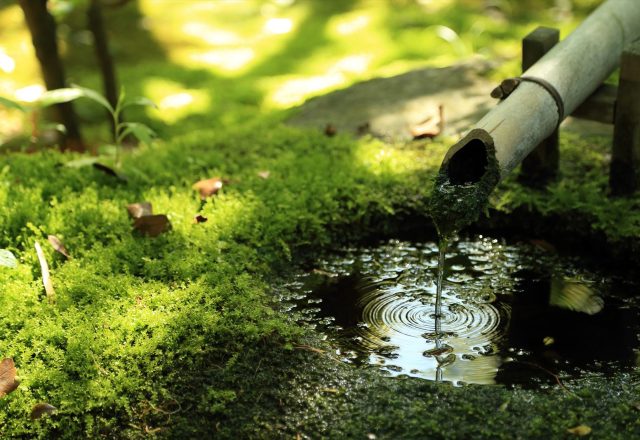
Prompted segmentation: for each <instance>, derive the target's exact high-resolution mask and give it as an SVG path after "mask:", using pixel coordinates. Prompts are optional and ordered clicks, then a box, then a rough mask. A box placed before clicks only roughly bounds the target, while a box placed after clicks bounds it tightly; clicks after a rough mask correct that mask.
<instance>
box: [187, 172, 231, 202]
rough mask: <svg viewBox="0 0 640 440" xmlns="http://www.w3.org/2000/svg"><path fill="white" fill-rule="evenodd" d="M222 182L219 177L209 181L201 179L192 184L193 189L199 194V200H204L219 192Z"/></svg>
mask: <svg viewBox="0 0 640 440" xmlns="http://www.w3.org/2000/svg"><path fill="white" fill-rule="evenodd" d="M223 184H224V182H223V180H222V179H221V178H220V177H212V178H211V179H203V180H200V181H198V182H196V183H194V184H193V189H195V190H197V191H198V192H199V193H200V198H201V199H202V200H205V199H206V198H207V197H210V196H214V195H216V194H217V193H218V191H220V189H221V188H222V185H223Z"/></svg>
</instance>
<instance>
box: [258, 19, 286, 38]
mask: <svg viewBox="0 0 640 440" xmlns="http://www.w3.org/2000/svg"><path fill="white" fill-rule="evenodd" d="M292 30H293V20H291V19H289V18H270V19H269V20H267V22H266V23H265V24H264V27H263V31H264V33H266V34H273V35H282V34H288V33H289V32H291V31H292Z"/></svg>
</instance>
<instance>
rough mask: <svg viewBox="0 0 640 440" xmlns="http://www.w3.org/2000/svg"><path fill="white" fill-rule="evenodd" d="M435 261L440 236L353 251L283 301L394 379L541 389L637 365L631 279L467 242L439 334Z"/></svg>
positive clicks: (534, 253)
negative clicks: (626, 280)
mask: <svg viewBox="0 0 640 440" xmlns="http://www.w3.org/2000/svg"><path fill="white" fill-rule="evenodd" d="M437 257H438V250H437V246H436V245H435V243H425V244H412V243H407V242H399V241H391V242H389V243H387V244H384V245H381V246H379V247H375V248H366V249H347V250H344V251H342V252H339V253H336V255H335V256H334V257H332V258H330V259H327V260H324V261H320V262H319V265H318V268H317V269H316V270H314V271H312V272H311V273H305V274H302V275H300V276H298V277H296V279H295V280H294V281H292V282H291V283H289V284H288V285H287V286H286V289H285V290H286V291H287V292H288V293H287V294H285V297H288V298H290V299H293V302H294V308H295V309H296V310H298V311H299V312H301V314H302V316H303V318H302V319H304V320H308V321H310V322H312V323H313V324H315V325H317V326H318V327H319V329H320V330H321V331H323V332H325V333H326V334H327V335H328V336H329V337H330V338H331V339H332V340H333V341H334V342H335V344H336V346H337V347H338V348H339V354H340V356H341V357H342V358H343V359H344V360H345V361H346V362H351V363H355V364H359V365H378V366H380V367H381V368H382V369H383V370H384V371H386V372H387V373H388V374H391V375H399V374H406V375H410V376H417V377H422V378H426V379H431V380H446V381H451V382H454V383H478V384H492V383H496V382H498V383H506V384H514V383H518V384H523V385H528V384H533V385H537V384H543V383H552V382H554V381H555V376H556V375H565V376H566V375H577V374H580V372H582V371H584V370H596V371H603V372H607V371H610V370H612V369H618V368H623V367H625V366H631V365H634V363H635V358H636V349H637V347H638V331H639V326H638V308H637V305H638V304H637V301H636V300H630V299H625V296H626V295H625V293H630V291H631V290H632V289H633V287H634V286H633V284H630V283H625V284H622V285H616V282H615V280H612V279H608V278H606V277H602V276H601V275H597V274H591V273H586V272H584V271H582V270H580V269H579V268H577V267H576V265H575V264H574V263H573V262H567V261H562V260H561V259H560V258H559V257H557V256H555V255H552V254H549V253H548V252H542V251H540V250H539V249H536V248H535V247H534V246H530V245H518V246H512V245H505V244H504V243H500V242H498V241H497V240H494V239H487V238H478V239H477V240H473V241H460V242H458V243H456V244H454V245H453V246H452V247H451V249H450V251H449V252H448V254H447V264H446V271H445V277H446V280H447V281H446V284H445V286H444V290H443V316H442V318H441V322H440V325H441V331H440V332H437V331H436V316H435V313H434V312H435V309H434V307H435V292H436V286H435V277H436V267H437ZM613 288H615V289H616V292H615V293H616V294H615V295H614V294H613V292H612V289H613ZM629 296H631V295H629ZM605 298H606V300H605Z"/></svg>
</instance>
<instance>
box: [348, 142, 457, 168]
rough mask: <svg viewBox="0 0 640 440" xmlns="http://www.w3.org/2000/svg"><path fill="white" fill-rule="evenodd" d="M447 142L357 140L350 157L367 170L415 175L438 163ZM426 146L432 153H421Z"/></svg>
mask: <svg viewBox="0 0 640 440" xmlns="http://www.w3.org/2000/svg"><path fill="white" fill-rule="evenodd" d="M447 145H448V143H447V142H446V141H444V142H431V141H429V143H428V144H426V145H425V144H419V143H416V144H415V146H413V147H412V146H408V145H407V146H400V145H390V144H387V143H384V142H382V141H379V140H376V139H363V140H361V141H359V143H358V146H357V148H356V149H355V151H354V155H353V156H354V160H355V161H356V163H357V164H358V165H360V166H363V167H365V168H366V169H367V170H369V172H370V173H372V174H374V175H376V176H380V175H385V176H389V175H398V176H407V175H415V174H416V173H420V172H423V171H424V170H427V169H434V168H435V167H436V166H437V165H439V163H440V160H441V159H442V157H443V155H444V153H445V152H446V150H447V148H448V147H447ZM425 149H428V150H429V151H430V152H431V153H432V154H425V151H424V150H425Z"/></svg>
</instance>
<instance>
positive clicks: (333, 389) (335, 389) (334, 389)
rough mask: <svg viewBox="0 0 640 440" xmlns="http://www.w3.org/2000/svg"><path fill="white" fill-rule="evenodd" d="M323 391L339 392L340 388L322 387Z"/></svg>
mask: <svg viewBox="0 0 640 440" xmlns="http://www.w3.org/2000/svg"><path fill="white" fill-rule="evenodd" d="M320 391H322V392H323V393H332V394H339V393H340V390H339V389H337V388H323V389H322V390H320Z"/></svg>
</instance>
